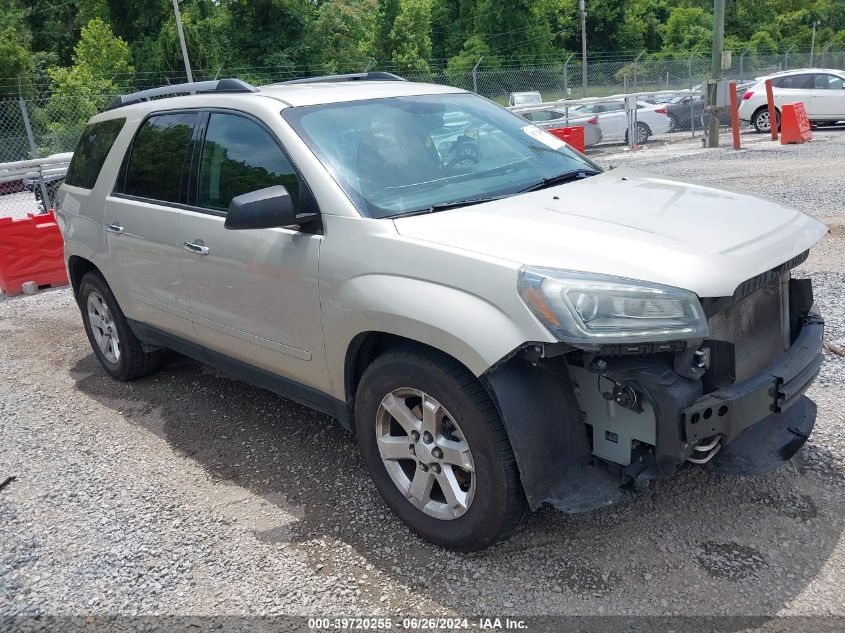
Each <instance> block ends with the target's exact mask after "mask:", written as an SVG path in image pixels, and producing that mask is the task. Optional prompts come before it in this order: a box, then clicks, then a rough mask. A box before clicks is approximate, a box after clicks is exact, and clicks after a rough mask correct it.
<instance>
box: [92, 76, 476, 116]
mask: <svg viewBox="0 0 845 633" xmlns="http://www.w3.org/2000/svg"><path fill="white" fill-rule="evenodd" d="M242 85H244V86H246V87H247V90H236V91H228V90H224V91H214V90H209V91H202V92H196V93H192V94H186V93H185V92H182V93H179V92H177V91H176V90H174V94H172V95H169V96H161V97H158V98H152V99H144V100H141V101H134V102H132V101H130V102H129V103H127V104H126V105H117V106H116V107H110V108H109V109H107V110H105V111H104V112H100V113H99V114H97V115H95V116H94V117H93V118H92V122H98V121H104V120H107V119H112V118H117V117H121V116H125V115H126V114H128V113H130V112H131V113H141V115H142V116H143V115H144V114H146V113H147V112H152V111H161V110H168V109H182V108H202V107H205V106H208V107H219V106H221V105H225V106H228V107H233V106H234V105H235V104H236V103H238V102H243V101H244V100H247V101H248V100H254V99H261V100H266V99H272V100H273V101H274V102H275V103H276V104H277V107H279V108H281V109H284V108H290V107H298V106H309V105H322V104H328V103H343V102H350V101H364V100H367V99H383V98H387V97H407V96H422V95H436V94H462V93H465V94H469V93H467V91H466V90H462V89H461V88H454V87H452V86H443V85H440V84H429V83H418V82H411V81H395V80H394V81H389V80H387V81H374V80H367V81H315V82H307V83H298V82H293V83H284V82H283V83H278V84H268V85H266V86H258V87H255V88H253V87H252V86H249V85H248V84H242ZM173 88H174V89H177V88H179V86H178V85H177V86H173ZM139 94H140V93H139ZM134 96H136V95H128V97H129V98H130V99H131V98H132V97H134Z"/></svg>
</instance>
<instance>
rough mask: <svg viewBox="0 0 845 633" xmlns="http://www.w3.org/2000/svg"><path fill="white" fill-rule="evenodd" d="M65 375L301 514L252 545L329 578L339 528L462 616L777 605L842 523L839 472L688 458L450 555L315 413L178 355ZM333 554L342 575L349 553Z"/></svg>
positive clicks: (208, 465)
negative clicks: (285, 554)
mask: <svg viewBox="0 0 845 633" xmlns="http://www.w3.org/2000/svg"><path fill="white" fill-rule="evenodd" d="M71 375H72V376H73V378H74V379H75V381H76V385H77V388H78V389H79V390H80V391H82V392H83V393H85V394H87V395H89V396H90V397H92V398H94V399H96V400H98V401H99V402H101V403H104V404H105V405H107V406H109V407H111V408H113V409H114V410H116V411H119V412H120V414H121V415H122V416H123V418H124V419H126V420H127V422H128V423H129V424H133V425H137V426H141V427H145V428H147V429H149V431H151V432H153V433H156V434H158V435H159V436H162V437H163V438H164V439H166V441H167V442H168V443H169V444H170V446H172V447H173V449H174V450H175V451H178V452H179V453H181V454H182V455H185V456H187V457H189V458H190V459H192V460H194V461H195V462H196V463H197V464H198V465H199V466H201V467H202V468H203V469H204V470H205V471H206V472H207V473H208V474H209V475H210V476H211V477H212V478H213V479H215V480H216V481H219V482H221V483H226V484H229V485H234V486H237V487H240V488H242V489H243V490H245V491H247V492H249V493H251V494H252V495H258V496H260V497H261V498H262V499H263V500H265V501H269V502H270V503H273V504H275V505H277V506H278V507H280V508H282V509H284V510H286V511H291V512H292V513H293V514H295V515H296V516H298V517H300V518H299V520H297V521H294V522H293V524H292V525H287V526H278V527H266V528H264V529H257V530H256V531H255V538H256V547H262V546H265V545H266V544H274V543H290V544H291V545H292V546H294V547H298V548H301V549H303V550H304V551H306V552H307V553H308V555H309V560H311V561H312V562H313V565H314V568H315V570H316V569H318V567H317V563H318V562H319V563H321V567H319V569H321V571H320V573H323V574H325V575H330V574H333V573H337V566H336V565H335V563H337V565H340V563H338V561H336V560H335V561H333V560H332V555H333V548H332V540H333V539H337V540H339V541H342V542H345V543H347V544H349V545H351V546H352V547H353V548H354V549H355V550H356V551H357V552H358V553H359V554H360V555H361V557H362V558H363V559H364V561H363V562H361V563H360V565H361V566H362V571H363V567H364V566H367V565H368V564H371V565H373V566H374V567H375V568H377V569H379V570H381V571H382V572H383V573H384V574H386V575H387V576H388V577H391V578H392V579H393V581H394V582H395V583H397V585H398V586H404V587H407V588H408V589H410V591H411V592H412V594H411V595H418V596H420V597H425V598H427V599H429V600H432V601H434V602H435V603H439V604H441V605H444V606H448V607H449V608H450V609H453V610H454V611H455V612H458V613H465V612H469V613H478V612H482V611H484V610H485V609H489V608H493V607H492V606H491V605H496V604H504V605H505V606H507V605H508V604H510V603H513V604H515V605H518V606H520V607H523V608H524V609H525V612H526V614H530V613H544V612H553V611H554V605H564V607H561V608H568V609H572V608H574V609H576V610H577V609H579V608H580V609H582V610H583V609H585V608H589V605H595V604H605V605H606V607H604V608H605V611H604V613H608V612H612V611H614V610H615V609H617V608H618V605H620V604H627V605H629V608H631V607H630V605H636V609H637V611H635V612H637V613H650V614H654V613H658V614H671V613H673V612H680V613H683V614H685V615H686V614H690V613H691V612H693V613H702V614H721V613H725V612H728V613H732V614H754V613H756V614H771V613H775V612H777V611H778V610H780V609H782V608H783V605H784V603H785V602H788V601H791V600H793V599H794V598H795V597H796V596H797V595H798V594H800V593H802V592H803V591H804V590H805V589H806V588H807V586H808V584H809V583H810V582H811V581H812V580H813V578H815V577H816V576H817V574H818V573H819V570H820V569H821V568H822V567H823V566H824V565H825V563H826V562H827V561H828V558H829V557H830V554H831V551H832V550H833V548H834V546H835V545H836V543H837V541H838V540H839V539H840V536H841V534H842V532H843V529H845V512H843V511H842V504H841V498H842V492H843V488H842V487H841V483H836V482H830V481H828V480H826V479H825V478H824V477H813V476H809V475H807V474H804V473H803V472H802V469H801V468H800V466H796V464H795V463H791V464H788V465H787V466H786V467H784V468H782V469H780V470H779V471H778V472H776V473H772V474H770V475H765V476H760V477H756V478H734V477H719V476H716V475H713V474H711V473H709V472H707V471H706V470H703V469H699V468H689V469H685V470H683V471H681V472H679V473H678V474H677V475H676V476H675V477H674V478H673V479H671V480H669V481H665V482H659V483H657V484H655V485H654V486H653V487H652V489H651V490H649V491H647V492H645V493H643V494H641V495H640V496H639V497H638V498H637V499H635V500H634V501H632V502H630V503H628V504H626V505H623V506H618V507H614V508H607V509H604V510H600V511H596V512H593V513H588V514H582V515H570V516H567V515H563V514H559V513H557V512H554V511H551V510H543V511H541V512H539V513H538V514H537V515H536V516H535V517H534V518H533V519H531V520H530V521H528V523H527V524H526V525H524V526H522V527H521V528H519V529H518V530H517V532H516V534H514V535H513V537H512V538H511V539H510V540H508V541H506V542H504V543H502V544H499V545H497V546H495V547H492V548H489V549H488V550H486V551H484V552H481V553H477V554H472V555H458V554H452V553H449V552H444V551H442V550H439V549H437V548H435V547H433V546H430V545H428V544H427V543H424V542H422V541H421V540H419V539H417V538H416V537H414V536H412V535H411V534H409V532H408V531H407V529H406V528H405V527H404V526H403V525H402V524H401V523H400V522H399V521H398V520H397V519H395V518H394V517H393V515H392V513H391V512H390V510H389V509H388V508H387V507H386V506H385V504H384V503H383V502H382V501H381V499H380V497H379V496H378V493H377V492H376V490H375V488H374V486H373V485H372V484H371V483H370V480H369V477H368V475H367V473H366V471H365V469H364V467H363V465H362V462H361V461H360V459H359V455H358V450H357V446H356V444H355V441H354V438H353V437H352V436H351V435H350V434H348V433H347V432H346V431H344V430H343V429H341V428H340V427H339V426H338V425H337V424H335V423H334V422H333V421H332V420H331V419H330V418H328V417H327V416H325V415H322V414H319V413H315V412H313V411H311V410H309V409H306V408H304V407H301V406H299V405H297V404H294V403H292V402H290V401H287V400H284V399H282V398H279V397H277V396H275V395H273V394H271V393H269V392H266V391H263V390H260V389H257V388H254V387H252V386H250V385H248V384H246V383H243V382H241V381H239V380H236V379H233V378H229V377H228V376H226V375H224V374H221V373H217V372H215V371H213V370H210V369H208V368H205V367H204V366H202V365H200V364H198V363H195V362H193V361H191V360H188V359H186V358H184V357H181V356H178V355H176V354H173V355H172V356H171V357H170V359H169V361H168V362H167V364H166V366H165V367H164V368H163V369H162V371H160V372H159V373H157V374H154V375H152V376H149V377H146V378H144V379H141V380H137V381H134V382H132V383H120V382H116V381H113V380H111V379H110V378H109V377H108V376H106V375H105V373H104V372H103V371H102V370H101V369H100V367H99V365H98V364H97V362H96V360H95V358H94V356H93V355H91V354H89V355H88V356H86V357H85V358H83V359H81V360H80V361H79V362H77V363H76V365H75V366H73V367H72V368H71ZM116 423H120V418H116ZM813 450H815V451H824V450H825V449H823V448H821V447H814V449H813ZM805 452H806V449H805V450H804V451H802V453H805ZM799 455H800V454H799ZM835 499H839V500H840V501H835ZM268 555H272V554H268ZM334 555H335V556H342V554H338V553H337V552H334ZM322 563H325V564H324V565H322ZM343 564H344V565H345V566H346V567H347V573H348V566H355V565H357V564H359V563H356V562H355V561H354V560H353V561H349V560H348V557H347V560H345V561H344V563H343ZM364 582H366V581H364ZM371 582H372V581H371ZM667 587H669V588H670V589H669V590H667ZM550 600H551V602H550ZM550 605H551V606H550ZM572 605H574V607H573V606H572ZM579 605H581V606H580V607H579Z"/></svg>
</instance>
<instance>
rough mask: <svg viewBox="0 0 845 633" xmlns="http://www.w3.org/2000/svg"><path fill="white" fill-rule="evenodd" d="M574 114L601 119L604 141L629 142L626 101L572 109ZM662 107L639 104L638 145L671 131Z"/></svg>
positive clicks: (607, 102) (664, 109) (665, 111)
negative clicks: (595, 116)
mask: <svg viewBox="0 0 845 633" xmlns="http://www.w3.org/2000/svg"><path fill="white" fill-rule="evenodd" d="M570 111H574V114H575V115H576V116H577V115H579V114H580V115H582V116H594V115H598V117H599V126H600V127H601V134H602V141H604V142H615V143H619V142H624V143H627V142H628V113H627V112H626V111H625V101H624V100H622V99H618V100H614V101H601V102H598V103H590V104H586V105H581V106H575V107H573V108H571V109H570ZM667 114H668V112H667V110H666V108H665V107H664V106H662V105H653V104H650V103H646V102H645V101H638V102H637V137H636V142H637V143H638V144H642V143H646V142H648V139H649V138H651V137H652V136H654V135H655V134H666V133H667V132H668V131H669V117H668V116H667Z"/></svg>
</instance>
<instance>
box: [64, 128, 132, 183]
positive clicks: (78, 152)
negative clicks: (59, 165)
mask: <svg viewBox="0 0 845 633" xmlns="http://www.w3.org/2000/svg"><path fill="white" fill-rule="evenodd" d="M125 122H126V119H109V120H108V121H101V122H99V123H91V124H90V125H86V126H85V129H84V130H82V137H81V138H80V139H79V143H77V144H76V149H75V150H74V152H73V158H71V160H70V165H68V168H67V177H66V178H65V182H66V183H67V184H69V185H73V186H74V187H83V188H85V189H93V188H94V183H96V182H97V176H98V175H99V173H100V169H102V167H103V163H104V162H106V156H108V154H109V150H111V146H112V145H114V141H115V139H116V138H117V135H118V134H120V130H122V129H123V124H124V123H125Z"/></svg>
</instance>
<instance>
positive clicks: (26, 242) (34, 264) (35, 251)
mask: <svg viewBox="0 0 845 633" xmlns="http://www.w3.org/2000/svg"><path fill="white" fill-rule="evenodd" d="M27 281H34V282H35V283H36V284H37V285H39V286H64V285H66V284H67V282H68V281H67V272H66V271H65V259H64V242H63V241H62V235H61V233H59V225H58V224H56V217H55V216H54V215H53V211H52V209H51V210H50V212H49V213H47V214H44V215H33V214H32V213H30V214H29V216H28V217H26V218H23V219H12V218H0V290H2V291H3V292H5V293H6V294H8V295H17V294H20V293H21V291H22V287H23V284H25V283H26V282H27Z"/></svg>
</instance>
